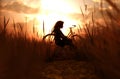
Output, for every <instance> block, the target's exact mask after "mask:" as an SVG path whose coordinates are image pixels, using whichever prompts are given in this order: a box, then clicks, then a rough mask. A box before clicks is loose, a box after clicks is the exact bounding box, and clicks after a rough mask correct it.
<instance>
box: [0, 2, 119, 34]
mask: <svg viewBox="0 0 120 79" xmlns="http://www.w3.org/2000/svg"><path fill="white" fill-rule="evenodd" d="M119 2H120V1H119ZM94 3H95V4H96V5H95V6H96V7H97V8H98V9H99V3H100V0H0V20H2V19H3V16H6V17H7V18H10V19H11V20H10V21H11V22H12V21H13V19H14V20H15V22H16V23H17V22H20V23H27V25H26V26H27V27H26V28H27V30H28V31H29V33H30V32H32V29H33V25H34V27H35V30H36V31H37V32H38V33H39V34H42V33H43V21H44V26H45V34H47V33H49V32H50V31H51V29H52V28H53V26H54V24H55V22H56V21H58V20H63V21H64V22H65V23H64V29H63V32H64V33H65V34H67V33H68V31H69V29H68V27H70V26H72V25H81V26H82V13H81V11H80V7H81V8H82V10H83V12H85V5H87V12H86V13H87V15H88V16H89V15H90V13H91V11H93V7H94V6H93V4H94ZM104 8H105V9H106V8H110V6H109V5H108V4H106V3H105V6H104ZM96 16H97V17H98V18H99V19H100V17H99V15H98V14H96ZM100 20H101V19H100ZM1 24H2V23H1Z"/></svg>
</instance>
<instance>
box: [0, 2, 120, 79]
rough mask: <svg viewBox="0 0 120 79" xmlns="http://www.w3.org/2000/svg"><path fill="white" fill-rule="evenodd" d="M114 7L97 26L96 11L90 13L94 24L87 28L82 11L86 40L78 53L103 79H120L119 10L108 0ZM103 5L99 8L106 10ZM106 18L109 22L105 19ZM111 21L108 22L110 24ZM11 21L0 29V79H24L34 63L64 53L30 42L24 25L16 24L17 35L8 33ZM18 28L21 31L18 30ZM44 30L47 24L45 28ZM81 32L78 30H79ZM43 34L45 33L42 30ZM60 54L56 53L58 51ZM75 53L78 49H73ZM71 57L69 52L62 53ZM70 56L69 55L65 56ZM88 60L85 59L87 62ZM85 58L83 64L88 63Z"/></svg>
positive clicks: (40, 43)
mask: <svg viewBox="0 0 120 79" xmlns="http://www.w3.org/2000/svg"><path fill="white" fill-rule="evenodd" d="M106 1H107V2H108V3H109V5H111V6H112V8H113V9H114V11H110V10H106V11H105V12H103V11H102V10H101V16H102V19H103V20H104V23H105V24H104V23H103V24H102V23H99V22H96V19H95V16H94V14H95V13H94V11H93V12H92V13H91V16H90V17H91V21H90V22H89V23H88V24H86V23H87V22H85V19H86V18H85V17H86V15H85V14H84V12H83V11H82V8H80V9H81V11H82V15H83V19H84V23H85V25H84V29H81V28H80V31H79V33H80V34H81V32H82V30H84V31H85V33H86V34H85V36H84V38H82V39H80V40H79V41H78V45H77V46H78V49H77V52H79V53H80V54H81V53H82V54H84V55H86V57H87V59H88V60H89V62H90V63H92V64H93V65H94V66H95V69H96V73H97V74H98V75H99V76H100V77H101V78H102V79H119V78H120V64H119V60H120V49H119V48H120V37H119V35H120V16H119V11H120V9H119V8H118V7H117V6H116V5H115V4H113V2H111V0H106ZM102 5H103V3H102V2H101V5H100V7H101V8H103V6H102ZM87 7H88V6H87V5H86V4H85V10H87ZM106 16H107V18H106ZM108 19H109V21H108ZM9 21H10V20H9V19H6V18H5V17H4V22H3V26H2V25H1V26H0V77H1V79H2V78H3V79H9V78H11V79H22V78H25V77H26V76H27V74H28V72H29V68H31V66H32V64H35V62H43V61H44V60H46V59H47V58H50V56H51V54H52V53H54V52H61V49H59V48H55V49H54V47H51V45H48V44H46V43H44V42H42V41H38V40H36V39H35V38H32V39H29V38H27V34H26V33H24V32H23V28H22V27H23V26H22V25H21V24H15V22H14V21H13V27H14V31H13V32H14V33H8V31H7V29H6V28H7V27H8V24H9ZM17 26H18V27H19V29H18V30H16V29H17ZM43 27H44V24H43ZM78 30H79V29H78ZM43 31H44V30H43ZM55 50H57V51H55ZM74 51H76V49H74ZM63 52H64V53H67V54H70V53H69V52H70V50H67V51H63ZM66 56H68V55H66ZM86 57H85V58H86ZM85 58H84V60H86V59H85Z"/></svg>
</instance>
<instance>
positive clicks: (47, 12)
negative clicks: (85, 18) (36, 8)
mask: <svg viewBox="0 0 120 79" xmlns="http://www.w3.org/2000/svg"><path fill="white" fill-rule="evenodd" d="M40 4H41V13H40V14H38V15H37V17H36V18H37V22H38V23H37V28H38V29H39V30H38V33H39V34H42V35H44V34H45V35H46V34H48V33H51V31H52V29H53V26H54V24H55V23H56V22H57V21H59V20H62V21H64V28H63V29H62V31H63V33H64V34H65V35H67V34H68V32H69V27H71V26H72V25H76V24H77V20H75V19H73V18H71V16H68V14H69V13H72V11H73V10H74V7H72V5H71V4H69V2H66V1H65V0H41V3H40ZM43 28H44V31H43ZM43 32H44V33H43Z"/></svg>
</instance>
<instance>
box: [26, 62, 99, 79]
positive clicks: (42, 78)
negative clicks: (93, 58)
mask: <svg viewBox="0 0 120 79" xmlns="http://www.w3.org/2000/svg"><path fill="white" fill-rule="evenodd" d="M27 77H28V79H100V78H99V77H98V76H97V75H96V72H95V67H94V66H93V65H92V64H91V63H89V62H87V61H76V60H62V61H52V62H46V63H43V64H42V66H41V64H38V62H36V63H34V64H32V66H31V68H30V69H29V73H28V74H27Z"/></svg>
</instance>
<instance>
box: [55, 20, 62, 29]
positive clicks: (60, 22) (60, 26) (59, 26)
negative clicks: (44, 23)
mask: <svg viewBox="0 0 120 79" xmlns="http://www.w3.org/2000/svg"><path fill="white" fill-rule="evenodd" d="M63 23H64V22H63V21H57V22H56V24H55V26H54V29H59V28H62V27H63Z"/></svg>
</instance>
